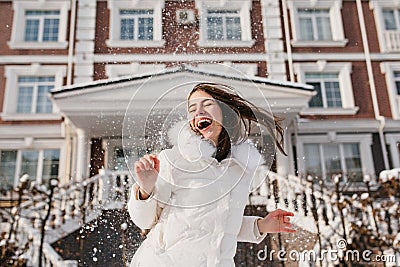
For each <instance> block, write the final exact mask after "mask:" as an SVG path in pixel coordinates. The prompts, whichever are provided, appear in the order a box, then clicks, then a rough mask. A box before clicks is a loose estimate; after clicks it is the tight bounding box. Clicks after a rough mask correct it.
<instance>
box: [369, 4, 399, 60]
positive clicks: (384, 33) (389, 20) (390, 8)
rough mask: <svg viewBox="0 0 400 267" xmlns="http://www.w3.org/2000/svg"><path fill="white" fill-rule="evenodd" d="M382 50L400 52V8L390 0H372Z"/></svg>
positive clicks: (371, 5)
mask: <svg viewBox="0 0 400 267" xmlns="http://www.w3.org/2000/svg"><path fill="white" fill-rule="evenodd" d="M370 8H371V10H373V12H374V16H375V24H376V28H377V31H376V32H377V34H378V41H379V46H380V48H381V50H382V52H400V9H399V7H398V5H397V4H396V2H393V1H390V0H370Z"/></svg>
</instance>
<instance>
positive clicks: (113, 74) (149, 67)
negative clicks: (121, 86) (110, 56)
mask: <svg viewBox="0 0 400 267" xmlns="http://www.w3.org/2000/svg"><path fill="white" fill-rule="evenodd" d="M165 67H166V65H165V64H140V63H137V62H134V63H131V64H108V65H106V75H107V77H108V78H118V77H122V76H136V75H141V74H154V73H158V72H161V71H162V70H164V69H165Z"/></svg>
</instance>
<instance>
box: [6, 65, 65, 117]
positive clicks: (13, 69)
mask: <svg viewBox="0 0 400 267" xmlns="http://www.w3.org/2000/svg"><path fill="white" fill-rule="evenodd" d="M66 72H67V68H66V66H49V65H46V66H42V65H40V64H32V65H31V66H12V65H11V66H6V67H5V77H6V90H5V94H4V103H3V113H1V118H2V119H3V120H60V119H61V114H60V113H59V110H58V108H57V106H56V105H54V104H53V112H52V113H17V101H18V90H17V89H16V88H18V77H19V76H43V73H45V74H46V76H54V78H55V80H54V87H61V86H62V85H63V80H64V77H65V76H66Z"/></svg>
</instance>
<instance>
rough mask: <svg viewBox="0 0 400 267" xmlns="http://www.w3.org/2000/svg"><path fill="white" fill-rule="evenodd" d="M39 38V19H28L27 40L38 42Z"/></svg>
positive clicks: (26, 24)
mask: <svg viewBox="0 0 400 267" xmlns="http://www.w3.org/2000/svg"><path fill="white" fill-rule="evenodd" d="M38 38H39V20H36V19H35V20H33V19H27V20H26V23H25V37H24V40H25V41H26V42H37V41H39V40H38Z"/></svg>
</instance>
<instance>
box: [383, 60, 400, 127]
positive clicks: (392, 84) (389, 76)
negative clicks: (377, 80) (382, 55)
mask: <svg viewBox="0 0 400 267" xmlns="http://www.w3.org/2000/svg"><path fill="white" fill-rule="evenodd" d="M395 71H398V72H400V63H399V62H396V63H389V62H384V63H381V72H382V73H383V74H385V78H386V87H387V90H388V95H389V102H390V111H391V112H392V117H393V119H395V120H399V119H400V95H398V94H397V92H396V90H397V88H396V81H395V78H394V72H395Z"/></svg>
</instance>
